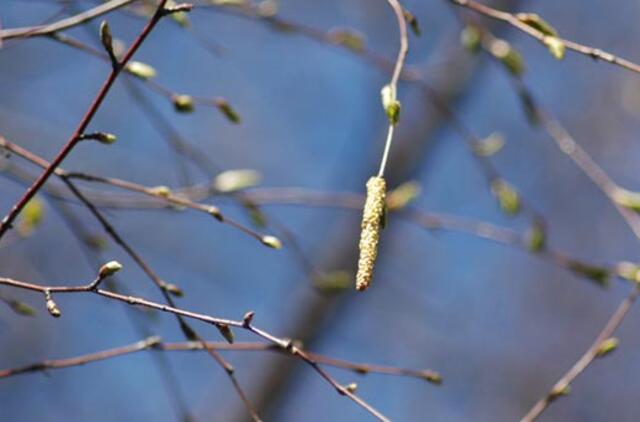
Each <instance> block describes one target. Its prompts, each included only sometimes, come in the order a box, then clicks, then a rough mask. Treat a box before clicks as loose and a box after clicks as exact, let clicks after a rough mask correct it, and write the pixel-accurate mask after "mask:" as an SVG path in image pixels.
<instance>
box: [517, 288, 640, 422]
mask: <svg viewBox="0 0 640 422" xmlns="http://www.w3.org/2000/svg"><path fill="white" fill-rule="evenodd" d="M638 294H640V289H639V288H638V287H634V288H633V290H632V291H631V293H629V295H628V296H627V297H626V298H625V299H624V300H623V301H622V303H620V305H619V306H618V308H617V309H616V311H615V312H614V313H613V315H612V316H611V318H610V319H609V321H607V324H606V325H605V326H604V328H603V329H602V331H600V333H599V334H598V336H597V337H596V340H595V341H594V342H593V344H592V345H591V347H589V349H587V351H586V352H585V354H584V355H582V357H581V358H580V359H578V361H577V362H576V363H575V364H574V365H573V366H572V367H571V369H570V370H569V371H568V372H567V373H566V374H564V375H563V376H562V378H560V379H559V380H558V382H556V383H555V385H554V386H553V388H552V389H551V391H550V392H549V393H548V394H547V395H546V396H545V397H543V398H542V399H540V400H539V401H538V402H537V403H536V404H535V405H534V406H533V407H532V408H531V410H529V412H528V413H527V414H526V415H525V416H524V417H523V418H522V419H521V422H532V421H534V420H536V419H537V418H538V417H539V416H540V415H541V414H542V412H544V411H545V410H546V409H547V407H548V406H549V405H550V404H551V403H552V402H554V401H555V400H556V399H558V398H559V397H562V396H564V395H567V394H569V392H570V386H571V383H572V382H573V381H574V380H575V379H576V378H577V377H578V376H579V375H580V374H581V373H582V372H583V371H584V370H585V369H587V367H588V366H589V365H590V364H591V363H593V361H594V360H595V359H596V358H598V357H600V356H604V355H606V354H608V353H610V352H611V351H613V349H615V348H616V347H617V339H614V338H612V336H613V334H614V333H615V332H616V330H617V329H618V327H619V326H620V324H621V323H622V321H623V320H624V318H625V317H626V316H627V314H628V313H629V310H630V309H631V306H632V305H633V303H634V302H635V301H636V299H637V298H638Z"/></svg>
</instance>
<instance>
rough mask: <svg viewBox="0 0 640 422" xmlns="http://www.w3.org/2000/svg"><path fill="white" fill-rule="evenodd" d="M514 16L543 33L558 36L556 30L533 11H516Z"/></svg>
mask: <svg viewBox="0 0 640 422" xmlns="http://www.w3.org/2000/svg"><path fill="white" fill-rule="evenodd" d="M516 18H518V20H519V21H520V22H522V23H526V24H527V25H529V26H530V27H532V28H534V29H537V30H538V31H540V32H542V33H543V34H544V35H549V36H552V37H557V36H558V32H556V30H555V28H554V27H553V26H551V25H549V23H547V21H545V20H544V19H542V18H541V17H540V16H539V15H537V14H535V13H518V14H517V15H516Z"/></svg>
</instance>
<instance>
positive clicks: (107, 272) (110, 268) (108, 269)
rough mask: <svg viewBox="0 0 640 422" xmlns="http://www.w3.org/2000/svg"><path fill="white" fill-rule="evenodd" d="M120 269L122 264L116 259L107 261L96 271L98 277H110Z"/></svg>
mask: <svg viewBox="0 0 640 422" xmlns="http://www.w3.org/2000/svg"><path fill="white" fill-rule="evenodd" d="M121 269H122V264H120V263H119V262H118V261H109V262H107V263H106V264H104V265H103V266H102V267H100V270H99V271H98V277H99V278H101V279H102V278H107V277H111V276H112V275H114V274H115V273H117V272H118V271H120V270H121Z"/></svg>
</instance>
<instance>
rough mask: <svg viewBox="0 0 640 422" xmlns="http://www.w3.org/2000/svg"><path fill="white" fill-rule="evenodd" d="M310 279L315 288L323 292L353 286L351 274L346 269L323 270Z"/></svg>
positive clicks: (332, 291)
mask: <svg viewBox="0 0 640 422" xmlns="http://www.w3.org/2000/svg"><path fill="white" fill-rule="evenodd" d="M312 281H313V286H314V287H315V288H316V289H318V290H320V291H322V292H325V293H339V292H341V291H344V290H346V289H350V288H352V287H353V275H352V274H350V273H349V272H348V271H331V272H326V273H325V272H323V273H321V274H319V275H317V276H315V277H313V279H312Z"/></svg>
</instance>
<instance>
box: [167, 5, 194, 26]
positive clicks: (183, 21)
mask: <svg viewBox="0 0 640 422" xmlns="http://www.w3.org/2000/svg"><path fill="white" fill-rule="evenodd" d="M176 6H177V4H176V2H175V1H174V0H167V3H166V4H165V9H167V10H171V9H172V8H175V7H176ZM169 16H171V19H173V20H174V21H175V22H176V23H177V24H178V25H180V26H181V27H183V28H186V27H188V26H189V18H188V16H187V13H186V12H173V13H171V14H170V15H169Z"/></svg>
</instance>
